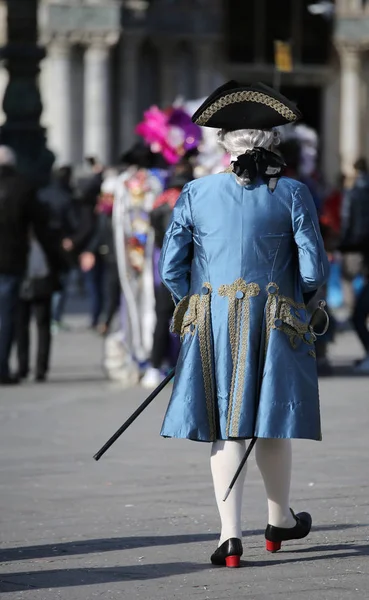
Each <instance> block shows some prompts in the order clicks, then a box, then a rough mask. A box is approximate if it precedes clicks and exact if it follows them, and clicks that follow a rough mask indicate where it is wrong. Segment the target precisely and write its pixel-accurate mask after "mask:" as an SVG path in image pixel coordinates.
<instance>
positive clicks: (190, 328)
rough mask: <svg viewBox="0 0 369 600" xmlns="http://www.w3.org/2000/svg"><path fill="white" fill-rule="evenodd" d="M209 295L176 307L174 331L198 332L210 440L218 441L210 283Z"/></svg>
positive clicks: (180, 332)
mask: <svg viewBox="0 0 369 600" xmlns="http://www.w3.org/2000/svg"><path fill="white" fill-rule="evenodd" d="M202 287H203V288H207V289H208V290H209V291H208V293H207V294H202V296H201V297H200V295H199V294H192V296H186V297H185V298H183V299H182V300H181V301H180V302H179V303H178V304H177V306H176V309H175V311H174V315H173V325H172V331H173V332H174V333H178V334H180V335H181V338H182V339H183V337H184V336H185V335H186V334H188V333H189V334H191V335H192V336H194V335H195V333H196V330H197V332H198V338H199V347H200V356H201V367H202V373H203V379H204V390H205V401H206V410H207V413H208V420H209V431H210V439H211V440H212V441H214V440H216V419H215V391H214V373H213V352H212V339H211V313H210V305H211V292H212V287H211V285H210V283H204V284H203V286H202Z"/></svg>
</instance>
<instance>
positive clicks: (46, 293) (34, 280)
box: [16, 236, 60, 382]
mask: <svg viewBox="0 0 369 600" xmlns="http://www.w3.org/2000/svg"><path fill="white" fill-rule="evenodd" d="M59 288H60V284H59V281H58V274H57V273H56V272H55V271H54V270H53V268H52V265H51V264H50V263H49V261H48V260H47V256H46V254H45V253H44V252H43V250H42V248H41V246H40V244H39V243H38V242H37V240H36V239H35V238H34V236H31V243H30V252H29V256H28V267H27V272H26V275H25V277H24V279H23V280H22V283H21V286H20V299H19V306H18V311H17V328H16V333H17V335H16V337H17V356H18V377H19V378H20V379H25V378H26V377H28V373H29V368H30V360H29V350H30V323H31V317H32V315H34V317H35V320H36V325H37V333H38V343H37V358H36V369H35V380H36V381H39V382H41V381H45V379H46V376H47V373H48V370H49V361H50V351H51V306H52V295H53V293H54V291H56V290H58V289H59Z"/></svg>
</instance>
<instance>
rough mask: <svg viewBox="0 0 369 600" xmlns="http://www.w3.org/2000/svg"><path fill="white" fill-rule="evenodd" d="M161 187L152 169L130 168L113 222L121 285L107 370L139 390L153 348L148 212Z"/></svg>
mask: <svg viewBox="0 0 369 600" xmlns="http://www.w3.org/2000/svg"><path fill="white" fill-rule="evenodd" d="M161 191H162V182H161V181H160V179H159V177H157V176H156V175H154V174H153V172H152V171H151V170H148V169H139V168H137V167H134V166H133V167H130V168H128V169H127V170H126V171H125V172H124V173H123V174H121V175H120V176H119V177H118V178H117V181H116V189H115V202H114V208H113V223H114V234H115V245H116V252H117V260H118V269H119V277H120V281H121V286H122V309H121V330H120V331H119V332H118V333H116V334H113V335H112V336H109V338H108V340H107V346H106V360H105V368H106V369H107V371H108V375H109V377H110V378H112V379H115V380H119V381H120V382H121V383H123V384H124V385H127V386H129V385H135V384H137V383H138V381H139V378H140V368H141V366H142V365H143V364H145V363H146V361H147V360H148V358H149V355H150V351H151V347H152V336H153V328H154V323H155V320H154V319H155V316H154V283H153V269H152V263H153V233H152V230H151V228H150V212H151V210H152V206H153V203H154V200H155V198H156V196H157V195H158V194H159V193H160V192H161Z"/></svg>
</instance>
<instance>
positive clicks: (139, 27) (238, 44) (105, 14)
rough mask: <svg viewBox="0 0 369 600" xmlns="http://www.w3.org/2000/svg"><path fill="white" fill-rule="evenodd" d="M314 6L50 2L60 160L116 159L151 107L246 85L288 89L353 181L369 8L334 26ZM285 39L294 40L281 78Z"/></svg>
mask: <svg viewBox="0 0 369 600" xmlns="http://www.w3.org/2000/svg"><path fill="white" fill-rule="evenodd" d="M317 1H318V0H317ZM311 2H313V0H278V2H276V0H247V1H246V0H151V1H150V0H40V11H39V24H40V41H41V42H42V43H43V44H45V45H46V47H47V50H48V56H47V58H46V59H45V61H44V62H43V65H42V70H41V76H40V82H41V88H42V95H43V101H44V115H43V124H44V126H45V127H46V128H47V130H48V137H49V146H50V147H51V149H52V150H53V151H54V152H55V154H56V156H57V161H58V163H59V164H60V163H66V162H72V163H74V164H80V163H81V162H82V161H83V157H84V156H86V155H97V156H99V157H100V158H101V160H103V161H104V162H106V163H109V162H111V161H114V160H116V158H117V157H118V156H119V154H120V153H121V152H122V151H123V150H124V149H126V148H127V147H128V146H129V145H130V144H131V143H132V141H133V140H134V126H135V124H136V123H137V122H138V120H139V119H140V118H141V116H142V112H143V110H144V109H145V108H147V107H148V106H150V105H151V104H154V103H157V104H159V105H160V106H165V105H167V104H170V103H171V102H172V101H173V100H174V99H175V98H177V97H178V96H181V97H184V98H186V99H193V98H196V97H199V98H200V97H202V96H205V95H207V94H208V93H209V92H210V91H212V89H213V88H214V87H215V86H216V85H220V84H221V83H222V82H223V81H226V80H227V79H229V78H236V79H240V80H244V81H255V80H263V81H265V82H267V83H270V84H273V83H274V84H278V85H281V89H282V91H284V92H285V93H287V94H288V95H289V96H291V97H292V98H294V99H295V100H296V101H297V102H298V104H299V105H300V107H301V109H302V111H303V113H304V115H305V119H306V122H307V123H308V124H310V125H311V126H313V127H314V128H315V129H317V130H318V132H319V134H320V137H321V164H322V168H323V172H324V174H325V175H326V177H327V178H328V179H329V180H330V181H334V180H335V178H336V177H337V175H338V173H339V172H340V170H341V169H342V170H343V171H344V172H346V173H348V174H349V173H350V171H351V169H352V163H353V162H354V161H355V160H356V158H357V157H358V156H359V155H360V154H364V155H366V156H368V157H369V139H368V135H367V131H368V125H369V123H368V119H369V116H368V110H367V109H368V102H369V89H368V88H369V60H368V50H369V1H366V0H336V3H335V17H334V18H333V19H326V18H324V17H322V16H314V15H311V14H310V13H309V11H308V9H307V7H308V5H309V4H311ZM0 10H2V8H1V0H0ZM1 35H2V32H1V31H0V36H1ZM275 39H281V40H289V41H290V42H291V44H292V53H293V65H294V68H293V71H292V72H291V73H283V74H282V75H281V78H280V79H279V78H278V79H277V77H276V73H275V69H274V55H273V42H274V40H275ZM5 84H6V76H5V74H4V72H1V71H0V87H4V85H5ZM0 93H1V91H0Z"/></svg>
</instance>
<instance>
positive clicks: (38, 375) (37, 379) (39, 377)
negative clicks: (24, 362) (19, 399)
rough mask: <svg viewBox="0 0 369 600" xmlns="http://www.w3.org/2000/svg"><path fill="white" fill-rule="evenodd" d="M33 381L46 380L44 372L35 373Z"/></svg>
mask: <svg viewBox="0 0 369 600" xmlns="http://www.w3.org/2000/svg"><path fill="white" fill-rule="evenodd" d="M35 381H38V382H39V383H41V382H43V381H46V373H37V375H36V377H35Z"/></svg>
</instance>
